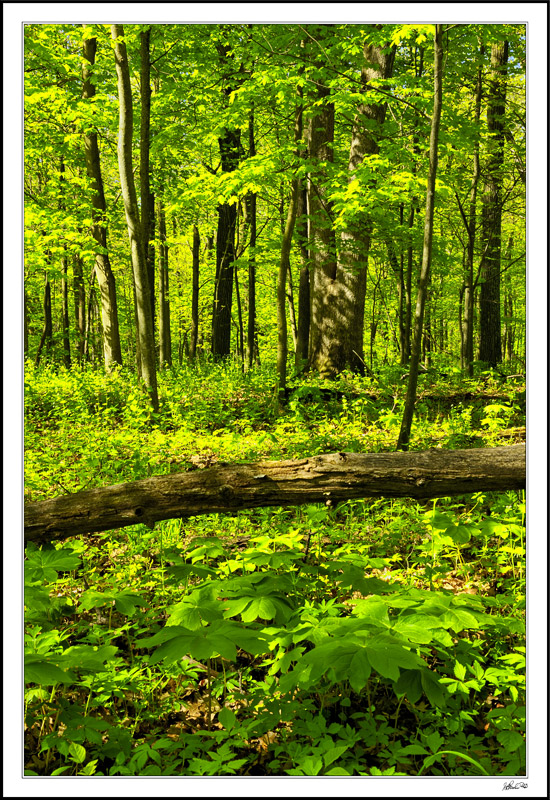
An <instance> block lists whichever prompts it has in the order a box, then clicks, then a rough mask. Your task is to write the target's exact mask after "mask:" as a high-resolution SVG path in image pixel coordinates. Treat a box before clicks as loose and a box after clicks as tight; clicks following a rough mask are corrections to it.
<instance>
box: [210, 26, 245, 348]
mask: <svg viewBox="0 0 550 800" xmlns="http://www.w3.org/2000/svg"><path fill="white" fill-rule="evenodd" d="M216 50H217V52H218V58H219V63H220V66H221V69H222V78H223V83H224V88H223V93H224V96H225V102H226V103H227V104H228V103H229V98H230V96H231V93H232V92H233V91H234V90H235V88H236V87H237V84H238V81H237V76H236V74H235V68H234V64H233V58H232V56H231V55H230V48H229V44H228V43H227V42H220V41H218V42H217V43H216ZM218 142H219V147H220V159H221V170H222V173H228V172H233V171H234V170H235V169H236V168H237V166H238V163H239V158H240V156H241V149H242V148H241V132H240V129H239V128H235V127H231V125H229V124H228V125H227V126H226V127H225V129H224V131H223V133H222V135H221V136H220V137H219V138H218ZM236 224H237V204H236V203H235V202H234V201H233V202H230V201H227V202H223V203H220V204H219V205H218V230H217V235H216V282H215V288H214V306H213V312H212V355H213V356H214V357H215V358H220V357H221V358H223V357H225V356H228V355H229V352H230V346H231V305H232V302H233V280H234V275H233V272H234V262H235V257H236V254H235V227H236Z"/></svg>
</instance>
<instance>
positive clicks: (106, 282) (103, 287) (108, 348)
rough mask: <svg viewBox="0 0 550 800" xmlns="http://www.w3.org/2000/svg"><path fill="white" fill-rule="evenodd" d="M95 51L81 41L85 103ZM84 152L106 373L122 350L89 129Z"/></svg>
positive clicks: (99, 180) (92, 87)
mask: <svg viewBox="0 0 550 800" xmlns="http://www.w3.org/2000/svg"><path fill="white" fill-rule="evenodd" d="M96 49H97V39H95V38H92V39H86V40H85V41H84V44H83V56H84V61H83V65H82V77H83V80H84V86H83V89H82V97H83V98H84V99H85V100H91V99H92V98H93V97H94V96H95V84H94V83H92V80H91V77H92V67H93V65H94V64H95V53H96ZM86 62H87V63H86ZM84 152H85V156H86V171H87V174H88V177H89V178H90V180H91V182H92V188H93V197H92V205H93V211H92V218H93V222H92V236H93V237H94V239H95V241H96V242H97V244H98V245H99V248H98V251H97V253H96V257H95V263H96V270H95V274H96V276H97V282H98V284H99V291H100V298H101V319H102V328H103V357H104V361H105V368H106V369H107V370H110V369H111V366H112V365H113V364H122V350H121V346H120V334H119V327H118V308H117V294H116V284H115V277H114V275H113V271H112V269H111V262H110V259H109V254H108V251H107V228H106V211H107V204H106V202H105V193H104V191H103V179H102V176H101V162H100V157H99V147H98V143H97V132H96V130H95V128H94V127H93V126H90V127H88V128H87V130H86V133H85V135H84Z"/></svg>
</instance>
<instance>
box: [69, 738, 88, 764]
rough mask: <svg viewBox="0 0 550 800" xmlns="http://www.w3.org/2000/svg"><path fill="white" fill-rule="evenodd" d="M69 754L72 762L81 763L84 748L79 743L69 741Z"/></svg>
mask: <svg viewBox="0 0 550 800" xmlns="http://www.w3.org/2000/svg"><path fill="white" fill-rule="evenodd" d="M69 754H70V756H71V758H72V760H73V761H74V762H76V763H77V764H82V762H83V761H84V759H85V758H86V748H85V747H82V745H81V744H77V743H76V742H71V743H70V745H69Z"/></svg>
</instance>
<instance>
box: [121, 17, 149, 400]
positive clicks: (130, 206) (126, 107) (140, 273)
mask: <svg viewBox="0 0 550 800" xmlns="http://www.w3.org/2000/svg"><path fill="white" fill-rule="evenodd" d="M111 36H112V38H113V39H114V40H115V63H116V71H117V81H118V96H119V106H120V111H119V136H118V148H117V153H118V166H119V172H120V187H121V191H122V199H123V201H124V211H125V213H126V223H127V226H128V236H129V239H130V252H131V257H132V268H133V273H134V283H135V287H136V309H137V318H138V341H139V353H140V359H141V369H142V375H143V380H144V382H145V385H146V387H147V391H148V392H149V395H150V399H151V403H152V406H153V409H154V411H158V393H157V374H156V365H155V341H154V336H153V321H152V315H151V304H150V292H149V282H148V275H147V258H146V254H145V248H144V246H143V236H142V227H141V222H140V217H139V209H138V203H137V195H136V187H135V184H134V175H133V172H132V128H133V110H132V92H131V88H130V71H129V67H128V56H127V53H126V44H125V42H124V39H123V37H124V28H123V26H122V25H112V26H111Z"/></svg>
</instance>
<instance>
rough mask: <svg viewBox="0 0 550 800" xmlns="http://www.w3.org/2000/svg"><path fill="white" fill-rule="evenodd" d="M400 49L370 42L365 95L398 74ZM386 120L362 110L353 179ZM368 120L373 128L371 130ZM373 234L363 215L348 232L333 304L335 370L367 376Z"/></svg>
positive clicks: (367, 107)
mask: <svg viewBox="0 0 550 800" xmlns="http://www.w3.org/2000/svg"><path fill="white" fill-rule="evenodd" d="M394 58H395V48H391V49H390V48H389V47H388V46H387V45H386V47H384V48H382V47H380V46H379V45H375V44H371V43H369V42H366V43H365V46H364V62H365V63H364V66H363V69H362V72H361V83H362V89H363V92H368V90H369V84H370V82H371V81H376V80H380V79H384V78H390V77H391V75H392V72H393V63H394ZM385 117H386V103H376V102H372V103H368V102H365V103H362V104H361V105H360V106H359V108H358V111H357V115H356V118H355V121H354V125H353V132H352V138H351V146H350V154H349V162H348V181H349V182H350V183H351V182H352V181H353V180H354V179H356V172H357V169H358V168H359V167H360V165H361V164H362V163H363V161H364V160H365V158H368V157H369V156H372V155H375V154H377V153H378V152H379V145H378V134H379V130H380V127H381V126H382V125H383V123H384V119H385ZM365 121H368V122H369V123H370V125H371V126H372V125H373V124H374V126H375V127H374V129H373V128H372V127H369V128H367V127H366V125H365ZM371 236H372V222H371V219H370V217H369V215H368V214H366V213H362V214H360V215H358V216H357V217H356V219H354V221H353V222H352V223H351V224H350V225H349V226H348V228H347V230H345V231H343V233H342V236H341V246H340V251H339V259H338V261H339V263H338V273H337V281H336V286H335V290H336V292H335V298H334V303H333V309H334V312H333V313H334V315H335V317H336V318H335V329H336V331H335V335H336V340H337V343H335V346H334V348H333V350H334V353H333V360H334V364H333V369H334V371H335V372H341V371H342V370H344V369H351V370H352V371H353V372H356V373H359V374H364V373H365V355H364V346H363V336H364V326H365V322H364V320H365V296H366V290H367V264H368V257H369V250H370V244H371Z"/></svg>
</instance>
